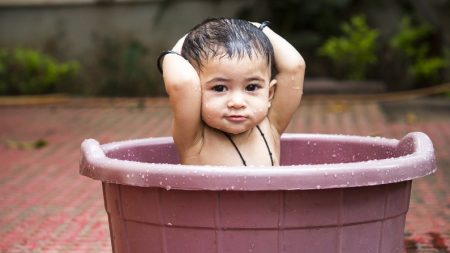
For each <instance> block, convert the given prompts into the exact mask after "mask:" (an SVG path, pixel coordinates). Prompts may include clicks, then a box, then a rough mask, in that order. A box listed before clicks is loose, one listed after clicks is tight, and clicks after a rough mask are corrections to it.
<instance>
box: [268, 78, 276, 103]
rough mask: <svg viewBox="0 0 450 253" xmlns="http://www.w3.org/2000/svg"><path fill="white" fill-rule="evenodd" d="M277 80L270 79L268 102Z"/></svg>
mask: <svg viewBox="0 0 450 253" xmlns="http://www.w3.org/2000/svg"><path fill="white" fill-rule="evenodd" d="M276 84H277V79H272V80H271V81H270V83H269V101H272V99H273V95H274V94H275V89H276Z"/></svg>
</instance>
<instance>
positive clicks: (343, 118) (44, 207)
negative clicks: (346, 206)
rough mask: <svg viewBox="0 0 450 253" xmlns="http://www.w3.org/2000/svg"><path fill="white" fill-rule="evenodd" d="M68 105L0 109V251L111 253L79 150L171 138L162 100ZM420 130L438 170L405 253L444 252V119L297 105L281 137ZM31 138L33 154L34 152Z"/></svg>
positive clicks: (424, 183) (427, 183)
mask: <svg viewBox="0 0 450 253" xmlns="http://www.w3.org/2000/svg"><path fill="white" fill-rule="evenodd" d="M142 102H143V101H141V102H140V103H138V102H135V101H133V100H126V99H124V100H109V99H103V100H92V99H70V100H69V101H68V102H66V103H64V104H58V105H47V106H42V105H41V106H35V107H33V106H10V107H8V106H3V107H0V120H1V121H0V224H1V225H0V252H1V253H13V252H111V246H110V239H109V230H108V221H107V216H106V212H105V211H104V207H103V198H102V192H101V184H100V183H99V182H97V181H93V180H90V179H87V178H85V177H82V176H80V175H79V174H78V159H79V147H80V143H81V142H82V141H83V140H84V139H86V138H95V139H97V140H99V141H100V142H101V143H106V142H111V141H119V140H125V139H134V138H147V137H156V136H166V135H169V134H170V124H171V122H170V115H171V113H170V109H169V108H168V106H167V101H166V100H165V99H150V100H146V101H145V103H144V104H143V103H142ZM412 131H422V132H425V133H426V134H428V135H429V136H430V138H431V139H432V141H433V143H434V145H435V150H436V156H437V158H438V165H439V169H438V171H437V172H436V173H435V174H434V175H432V176H428V177H426V178H422V179H418V180H415V181H414V184H413V190H412V196H411V204H410V210H409V212H408V215H407V220H406V232H405V244H406V245H407V248H408V250H407V252H411V253H412V252H422V253H425V252H427V253H428V252H429V253H431V252H435V253H443V252H450V247H449V246H450V239H449V238H450V225H449V220H450V197H449V196H450V195H449V193H450V187H449V183H448V182H449V181H450V118H449V117H446V118H445V119H439V118H436V119H434V120H427V121H425V120H420V118H419V119H414V120H408V119H407V117H406V115H405V117H400V118H399V120H397V121H396V122H390V121H389V120H387V118H386V116H385V115H384V113H383V112H382V110H381V109H380V106H379V104H377V103H373V102H372V103H361V102H360V103H331V102H323V101H306V102H305V103H303V104H302V105H301V107H300V109H299V110H298V111H297V112H296V114H295V117H294V119H293V120H292V122H291V125H290V126H289V128H288V132H302V133H305V132H313V133H339V134H355V135H382V136H385V137H389V138H401V137H403V136H404V135H405V134H406V133H408V132H412ZM39 139H42V140H44V141H45V142H46V144H47V145H45V146H44V147H42V148H33V143H34V142H35V141H37V140H39Z"/></svg>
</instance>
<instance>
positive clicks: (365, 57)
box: [318, 15, 379, 80]
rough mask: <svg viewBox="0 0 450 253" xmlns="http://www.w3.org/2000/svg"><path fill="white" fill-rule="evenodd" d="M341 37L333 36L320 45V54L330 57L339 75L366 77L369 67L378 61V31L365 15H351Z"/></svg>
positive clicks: (353, 77) (347, 77) (343, 76)
mask: <svg viewBox="0 0 450 253" xmlns="http://www.w3.org/2000/svg"><path fill="white" fill-rule="evenodd" d="M341 32H342V33H343V35H342V36H340V37H331V38H329V39H328V40H326V41H325V43H324V44H323V45H322V46H320V47H319V49H318V54H319V55H320V56H323V57H326V58H329V59H330V60H331V62H332V63H333V67H334V68H335V70H336V71H334V72H335V74H336V75H337V77H341V78H346V79H350V80H362V79H364V78H366V75H367V72H368V68H369V67H370V66H371V65H372V64H374V63H376V62H377V56H376V52H375V51H376V42H377V38H378V35H379V33H378V31H377V30H376V29H372V28H370V27H369V26H368V25H367V22H366V18H365V17H364V16H363V15H357V16H353V17H351V19H350V21H349V22H345V23H343V24H342V25H341Z"/></svg>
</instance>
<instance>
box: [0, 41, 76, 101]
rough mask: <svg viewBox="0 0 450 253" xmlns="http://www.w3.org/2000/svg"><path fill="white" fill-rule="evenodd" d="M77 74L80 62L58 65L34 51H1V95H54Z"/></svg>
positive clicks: (20, 49) (21, 49) (48, 57)
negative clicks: (59, 87)
mask: <svg viewBox="0 0 450 253" xmlns="http://www.w3.org/2000/svg"><path fill="white" fill-rule="evenodd" d="M78 71H79V64H78V63H77V62H74V61H71V62H65V63H58V62H56V60H55V59H53V58H52V57H50V56H48V55H45V54H43V53H41V52H38V51H36V50H33V49H26V48H15V49H0V95H31V94H44V93H52V92H55V91H56V90H57V86H58V85H60V84H62V82H64V81H67V80H68V79H70V78H73V77H75V76H76V74H77V73H78Z"/></svg>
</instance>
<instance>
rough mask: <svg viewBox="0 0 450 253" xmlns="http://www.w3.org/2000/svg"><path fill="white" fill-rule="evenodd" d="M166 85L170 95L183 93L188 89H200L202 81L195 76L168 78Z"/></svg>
mask: <svg viewBox="0 0 450 253" xmlns="http://www.w3.org/2000/svg"><path fill="white" fill-rule="evenodd" d="M164 83H165V86H166V89H167V92H168V93H169V94H174V93H183V92H185V91H186V90H187V89H192V88H195V87H200V80H199V79H198V78H196V77H195V76H190V75H178V76H176V77H172V78H167V79H166V80H165V81H164Z"/></svg>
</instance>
